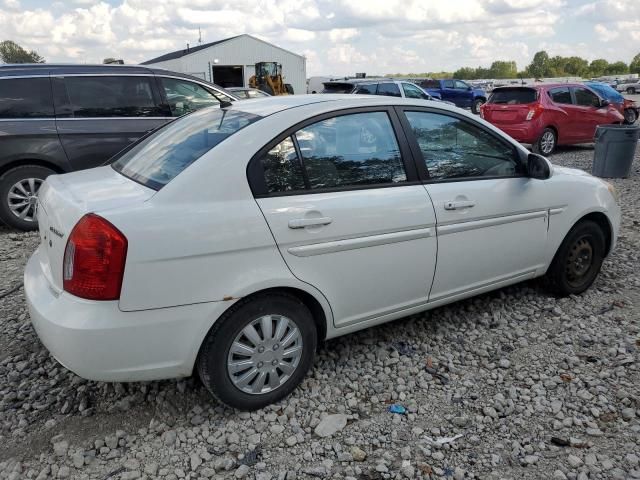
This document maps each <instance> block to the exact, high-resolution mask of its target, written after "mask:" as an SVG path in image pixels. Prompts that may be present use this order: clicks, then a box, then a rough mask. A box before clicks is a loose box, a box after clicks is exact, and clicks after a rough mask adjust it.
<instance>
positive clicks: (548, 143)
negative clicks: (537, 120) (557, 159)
mask: <svg viewBox="0 0 640 480" xmlns="http://www.w3.org/2000/svg"><path fill="white" fill-rule="evenodd" d="M555 143H556V140H555V138H554V137H553V133H551V132H544V134H543V135H542V139H541V140H540V146H541V147H542V149H541V150H542V152H543V153H549V152H550V151H551V150H553V145H554V144H555Z"/></svg>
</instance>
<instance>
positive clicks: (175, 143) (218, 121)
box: [113, 109, 262, 190]
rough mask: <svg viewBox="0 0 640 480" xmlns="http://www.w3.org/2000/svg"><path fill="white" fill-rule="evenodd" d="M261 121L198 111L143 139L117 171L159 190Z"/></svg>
mask: <svg viewBox="0 0 640 480" xmlns="http://www.w3.org/2000/svg"><path fill="white" fill-rule="evenodd" d="M260 118H262V117H260V116H258V115H253V114H250V113H246V112H242V111H239V110H231V109H230V110H225V109H208V110H203V111H199V112H195V113H193V114H191V115H189V116H187V117H185V118H182V119H179V120H176V121H174V122H172V123H170V124H168V125H167V126H165V127H163V128H162V129H160V130H158V131H157V132H156V133H154V134H152V135H149V136H148V137H145V138H144V139H142V140H141V141H140V142H139V143H138V144H137V145H135V146H134V147H133V148H131V149H130V150H129V151H127V152H126V153H125V154H123V155H122V157H120V158H119V159H118V160H117V161H116V162H115V163H114V164H113V168H114V169H115V170H116V171H118V172H120V173H122V174H123V175H125V176H126V177H129V178H131V179H132V180H135V181H136V182H138V183H141V184H143V185H146V186H148V187H150V188H153V189H155V190H158V189H160V188H162V187H163V186H164V185H166V184H167V183H169V182H170V181H171V180H172V179H173V178H175V177H176V176H177V175H178V174H179V173H180V172H182V171H183V170H184V169H185V168H187V167H188V166H189V165H191V164H192V163H193V162H195V161H196V160H198V159H199V158H200V157H201V156H202V155H204V154H205V153H206V152H208V151H209V150H211V149H212V148H213V147H215V146H216V145H218V144H219V143H220V142H222V141H223V140H225V139H227V138H229V137H230V136H231V135H233V134H234V133H236V132H237V131H239V130H241V129H242V128H244V127H246V126H247V125H249V124H251V123H253V122H255V121H257V120H259V119H260Z"/></svg>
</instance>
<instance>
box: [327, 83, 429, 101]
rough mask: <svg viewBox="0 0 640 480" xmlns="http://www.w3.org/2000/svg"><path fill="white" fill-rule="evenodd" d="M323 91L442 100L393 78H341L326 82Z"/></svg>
mask: <svg viewBox="0 0 640 480" xmlns="http://www.w3.org/2000/svg"><path fill="white" fill-rule="evenodd" d="M322 93H349V94H357V95H382V96H387V97H399V98H418V99H422V100H440V99H441V97H440V95H439V94H437V93H433V94H432V93H429V92H426V91H425V90H424V89H422V88H420V87H419V86H417V85H416V84H415V83H413V82H407V81H403V80H392V79H386V78H382V79H357V78H354V79H346V80H344V79H341V80H330V81H327V82H324V89H323V91H322Z"/></svg>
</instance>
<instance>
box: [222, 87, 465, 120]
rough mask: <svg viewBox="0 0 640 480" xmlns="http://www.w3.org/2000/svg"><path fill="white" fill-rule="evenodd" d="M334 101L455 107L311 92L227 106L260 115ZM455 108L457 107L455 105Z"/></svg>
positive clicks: (346, 105) (360, 104) (347, 105)
mask: <svg viewBox="0 0 640 480" xmlns="http://www.w3.org/2000/svg"><path fill="white" fill-rule="evenodd" d="M329 102H334V103H335V105H336V108H340V109H346V108H355V107H367V106H390V105H417V106H419V105H423V106H433V105H437V106H438V107H439V108H444V109H448V110H452V109H453V108H452V107H450V106H448V105H446V104H444V103H442V102H434V101H431V100H419V99H415V98H400V97H388V96H384V95H351V94H337V93H329V94H326V93H325V94H322V95H318V94H315V95H314V94H309V95H282V96H276V97H264V98H256V99H250V100H243V101H242V102H234V103H233V104H232V105H231V106H229V107H225V108H229V109H232V110H239V111H242V112H246V113H252V114H254V115H259V116H263V117H264V116H267V115H271V114H274V113H277V112H281V111H284V110H289V109H292V108H297V107H304V106H307V105H313V104H327V103H329ZM454 108H455V107H454Z"/></svg>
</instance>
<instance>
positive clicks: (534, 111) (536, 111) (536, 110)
mask: <svg viewBox="0 0 640 480" xmlns="http://www.w3.org/2000/svg"><path fill="white" fill-rule="evenodd" d="M542 110H543V108H542V105H540V104H536V105H535V106H534V107H533V108H531V109H530V110H529V113H527V120H533V119H534V118H536V117H537V116H538V115H540V114H541V113H542Z"/></svg>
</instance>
